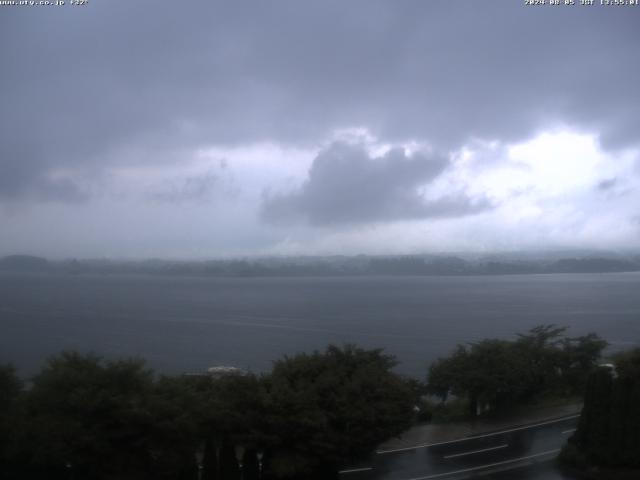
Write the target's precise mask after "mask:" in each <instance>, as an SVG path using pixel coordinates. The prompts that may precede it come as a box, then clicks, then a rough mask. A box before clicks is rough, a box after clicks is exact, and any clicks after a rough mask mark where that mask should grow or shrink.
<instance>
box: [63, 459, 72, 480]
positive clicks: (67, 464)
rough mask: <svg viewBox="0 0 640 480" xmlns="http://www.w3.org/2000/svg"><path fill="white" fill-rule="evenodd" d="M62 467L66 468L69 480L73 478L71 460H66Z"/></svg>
mask: <svg viewBox="0 0 640 480" xmlns="http://www.w3.org/2000/svg"><path fill="white" fill-rule="evenodd" d="M64 468H66V469H67V478H68V479H69V480H71V479H72V478H73V477H72V475H73V464H72V463H71V462H67V463H65V464H64Z"/></svg>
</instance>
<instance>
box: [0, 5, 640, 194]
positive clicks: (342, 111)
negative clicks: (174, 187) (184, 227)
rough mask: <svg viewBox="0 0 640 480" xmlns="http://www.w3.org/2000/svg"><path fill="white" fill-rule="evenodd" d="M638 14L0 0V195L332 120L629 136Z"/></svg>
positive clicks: (486, 131) (638, 93)
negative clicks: (19, 4)
mask: <svg viewBox="0 0 640 480" xmlns="http://www.w3.org/2000/svg"><path fill="white" fill-rule="evenodd" d="M639 24H640V9H637V8H635V9H634V8H604V7H601V6H594V7H581V6H575V7H565V6H560V7H557V8H554V7H549V6H545V7H544V8H536V7H525V6H523V5H522V2H513V1H510V0H507V1H492V2H477V1H466V2H465V1H462V2H449V1H439V2H423V1H408V2H389V1H370V0H366V1H365V0H362V1H352V2H344V1H338V0H335V1H323V2H312V3H309V2H305V3H304V4H302V3H300V2H294V1H281V2H243V1H238V2H227V1H215V2H209V1H207V2H196V3H191V4H190V5H189V7H186V6H184V7H182V6H181V7H179V6H177V5H176V4H174V3H166V4H163V3H158V2H155V1H142V0H140V1H136V2H129V1H109V2H106V1H105V2H93V3H92V4H91V5H90V6H89V8H85V9H74V8H8V7H7V8H4V9H3V11H2V18H0V40H1V41H2V44H3V45H4V46H5V48H3V50H2V52H1V53H0V56H1V57H0V58H1V65H2V70H3V74H2V76H1V77H0V96H1V98H0V103H1V105H2V112H1V113H0V166H1V168H2V176H1V180H0V201H2V200H3V199H4V200H8V199H17V198H21V197H24V196H25V195H27V194H28V193H29V192H33V191H35V190H38V191H39V194H38V195H33V196H32V197H33V198H52V199H73V198H79V197H78V195H77V192H79V191H81V190H82V188H81V186H77V185H73V184H72V183H71V182H68V184H67V186H65V185H64V184H61V183H58V184H56V185H52V184H51V183H49V181H48V180H46V178H48V176H49V175H50V174H51V173H52V172H55V171H56V170H57V169H60V168H62V169H74V168H77V167H78V166H82V167H83V168H89V169H93V170H95V172H96V174H97V173H99V172H100V171H101V170H102V169H105V168H108V167H109V166H112V165H114V164H118V163H119V162H123V161H125V160H123V159H124V158H127V160H126V161H136V162H141V163H154V162H163V161H167V160H166V159H165V157H166V156H167V155H169V153H170V152H172V151H175V150H182V149H189V148H197V147H198V146H200V145H204V144H216V143H218V144H221V143H227V144H229V143H251V142H257V141H262V140H273V141H277V142H285V143H293V144H300V143H309V142H310V143H314V142H317V141H318V139H321V138H325V137H326V136H327V135H328V134H329V133H330V132H331V131H332V130H333V129H335V128H338V127H349V126H364V127H367V128H369V129H370V130H371V131H372V132H373V133H374V134H376V135H377V136H378V137H379V138H382V139H389V140H394V139H409V138H419V139H426V140H429V141H431V142H433V143H434V144H435V145H437V146H438V147H440V148H444V149H447V148H450V147H456V146H459V145H460V144H461V143H464V142H465V141H466V140H468V139H469V138H471V137H483V138H488V139H500V140H509V139H516V138H524V137H528V136H531V135H532V134H533V133H534V132H535V131H536V130H539V129H541V128H543V127H548V126H550V125H553V124H554V123H567V124H571V125H574V126H576V127H578V128H584V129H591V130H593V131H595V132H597V133H599V134H600V135H601V138H602V141H603V142H604V143H605V144H606V145H607V146H609V147H619V146H625V145H629V144H634V143H637V142H638V141H639V140H638V135H637V130H636V124H635V121H636V120H637V118H639V117H640V111H639V110H640V89H638V88H636V87H635V84H634V82H635V79H637V78H638V76H639V75H640V61H639V60H638V58H639V57H638V55H637V46H638V44H639V41H640V28H638V25H639ZM130 151H135V152H136V155H135V159H134V160H131V158H130V157H128V156H127V155H125V153H126V152H130ZM169 156H170V155H169ZM43 179H45V180H43ZM65 189H66V190H68V191H67V192H66V193H65V192H64V191H63V190H65ZM74 192H76V193H74Z"/></svg>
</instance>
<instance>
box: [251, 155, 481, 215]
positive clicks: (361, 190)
mask: <svg viewBox="0 0 640 480" xmlns="http://www.w3.org/2000/svg"><path fill="white" fill-rule="evenodd" d="M448 163H449V162H448V161H447V160H446V158H444V157H439V156H430V157H426V156H423V155H419V154H415V155H413V156H411V157H408V156H407V155H406V154H405V152H404V151H403V150H401V149H393V150H390V151H389V152H388V153H386V154H385V155H384V156H383V157H380V158H371V157H370V156H369V155H368V154H367V152H366V151H365V150H364V148H362V147H358V146H353V145H347V144H344V143H334V144H333V145H332V146H331V147H329V148H328V149H326V150H324V151H322V152H321V153H320V154H319V155H318V156H317V157H316V158H315V160H314V161H313V164H312V166H311V168H310V169H309V175H308V178H307V180H306V181H305V183H304V184H303V185H302V186H301V188H300V189H299V190H298V191H296V192H294V193H290V194H275V195H267V196H266V197H265V199H264V203H263V206H262V217H263V219H264V220H266V221H268V222H271V223H276V224H277V223H287V222H295V221H299V220H304V221H308V222H310V223H311V224H314V225H335V224H358V223H368V222H376V221H384V220H402V219H414V218H434V217H456V216H462V215H468V214H471V213H476V212H478V211H481V210H483V209H485V208H488V207H489V205H488V203H487V202H486V201H485V200H481V201H478V202H473V201H471V200H470V199H469V198H467V197H466V196H465V195H464V194H462V193H458V194H455V195H450V196H446V197H444V198H439V199H437V200H432V201H426V200H425V199H424V198H423V197H422V196H421V195H420V192H419V190H418V189H419V188H420V187H422V186H424V185H425V184H428V183H429V182H431V181H433V180H434V179H435V178H436V177H437V176H438V175H439V174H440V173H442V172H443V170H444V169H445V168H446V167H447V165H448Z"/></svg>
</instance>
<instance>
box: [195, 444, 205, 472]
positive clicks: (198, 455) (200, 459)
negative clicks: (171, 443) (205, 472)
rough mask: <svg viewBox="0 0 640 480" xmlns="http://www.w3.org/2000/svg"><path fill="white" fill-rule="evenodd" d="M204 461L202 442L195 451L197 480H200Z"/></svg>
mask: <svg viewBox="0 0 640 480" xmlns="http://www.w3.org/2000/svg"><path fill="white" fill-rule="evenodd" d="M203 460H204V442H203V443H201V444H200V445H199V446H198V448H197V450H196V463H197V464H198V480H202V468H203V466H202V462H203Z"/></svg>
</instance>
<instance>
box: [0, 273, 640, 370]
mask: <svg viewBox="0 0 640 480" xmlns="http://www.w3.org/2000/svg"><path fill="white" fill-rule="evenodd" d="M542 323H555V324H559V325H563V326H568V327H570V330H569V333H570V334H571V335H580V334H584V333H587V332H590V331H595V332H597V333H598V334H600V335H601V336H602V337H604V338H605V339H606V340H608V341H609V342H610V343H611V344H612V345H613V347H614V348H616V349H619V348H629V347H633V346H638V345H640V273H614V274H557V275H508V276H477V277H473V276H470V277H340V278H333V277H332V278H193V277H152V276H115V275H113V276H89V275H79V276H72V275H68V276H64V275H17V274H0V362H2V363H4V362H7V361H10V362H12V363H14V364H15V365H16V366H17V367H18V368H19V371H20V373H21V374H23V375H30V374H33V373H34V372H36V371H37V370H38V369H39V368H40V367H41V366H42V365H43V362H44V361H45V359H46V358H47V356H49V355H51V354H54V353H57V352H59V351H60V350H62V349H65V348H68V349H77V350H80V351H93V352H96V353H98V354H100V355H103V356H105V357H107V358H115V357H123V356H124V357H126V356H136V355H137V356H141V357H144V358H145V359H146V360H147V361H148V362H149V364H150V366H152V367H154V368H156V369H158V370H160V371H163V372H168V373H180V372H185V371H200V370H203V369H205V368H207V367H209V366H212V365H234V366H238V367H243V368H250V369H251V370H253V371H262V370H267V369H269V368H270V366H271V362H272V361H273V360H275V359H277V358H279V357H281V356H282V355H284V354H292V353H296V352H301V351H311V350H313V349H322V348H324V347H325V346H326V345H327V344H329V343H337V344H342V343H345V342H353V343H357V344H358V345H360V346H362V347H367V348H374V347H381V348H384V349H385V350H386V351H387V352H388V353H392V354H394V355H396V356H397V358H398V360H399V361H400V364H399V366H398V367H397V370H398V371H399V372H401V373H405V374H409V375H413V376H416V377H420V378H424V376H425V374H426V371H427V367H428V365H429V363H430V362H431V361H432V360H434V359H435V358H437V357H438V356H442V355H446V354H447V353H448V352H449V351H450V350H451V349H452V348H453V347H454V346H455V345H456V344H457V343H463V342H470V341H474V340H479V339H482V338H487V337H504V338H510V337H512V336H513V335H514V334H515V333H516V332H524V331H526V330H528V329H529V328H531V327H533V326H535V325H538V324H542Z"/></svg>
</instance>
